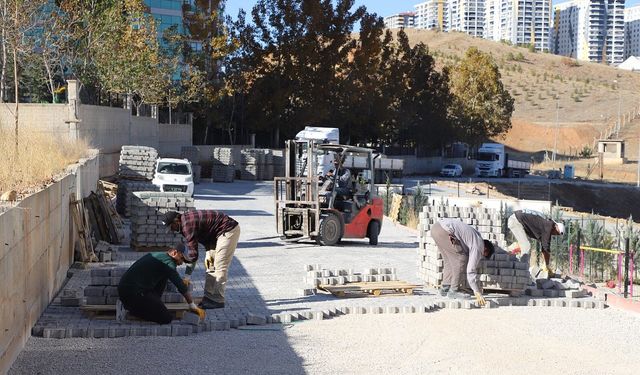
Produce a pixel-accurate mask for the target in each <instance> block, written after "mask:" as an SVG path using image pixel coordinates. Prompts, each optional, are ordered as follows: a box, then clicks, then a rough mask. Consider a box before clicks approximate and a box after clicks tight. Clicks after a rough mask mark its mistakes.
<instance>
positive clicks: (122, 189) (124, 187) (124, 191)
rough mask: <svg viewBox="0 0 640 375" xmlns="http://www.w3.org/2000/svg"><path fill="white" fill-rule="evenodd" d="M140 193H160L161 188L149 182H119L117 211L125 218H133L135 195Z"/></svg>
mask: <svg viewBox="0 0 640 375" xmlns="http://www.w3.org/2000/svg"><path fill="white" fill-rule="evenodd" d="M139 191H160V188H159V187H158V186H156V185H154V184H152V183H151V182H149V181H133V180H122V179H121V180H119V181H118V192H117V193H116V211H117V212H118V213H119V214H120V215H123V216H125V217H131V203H132V201H133V193H135V192H139Z"/></svg>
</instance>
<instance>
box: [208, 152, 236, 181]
mask: <svg viewBox="0 0 640 375" xmlns="http://www.w3.org/2000/svg"><path fill="white" fill-rule="evenodd" d="M212 162H213V164H212V167H211V181H212V182H233V180H234V178H235V175H236V165H235V164H236V163H235V157H234V156H233V149H232V148H230V147H216V148H214V149H213V160H212Z"/></svg>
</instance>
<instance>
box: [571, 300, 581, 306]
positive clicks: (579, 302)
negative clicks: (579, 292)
mask: <svg viewBox="0 0 640 375" xmlns="http://www.w3.org/2000/svg"><path fill="white" fill-rule="evenodd" d="M569 306H570V307H582V301H580V300H571V301H569Z"/></svg>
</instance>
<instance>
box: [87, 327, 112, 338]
mask: <svg viewBox="0 0 640 375" xmlns="http://www.w3.org/2000/svg"><path fill="white" fill-rule="evenodd" d="M87 337H93V338H96V339H101V338H105V337H109V328H107V327H89V332H87Z"/></svg>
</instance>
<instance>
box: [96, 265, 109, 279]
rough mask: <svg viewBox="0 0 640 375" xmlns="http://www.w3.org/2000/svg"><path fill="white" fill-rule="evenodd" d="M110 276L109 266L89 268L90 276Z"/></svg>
mask: <svg viewBox="0 0 640 375" xmlns="http://www.w3.org/2000/svg"><path fill="white" fill-rule="evenodd" d="M109 276H111V268H104V267H101V268H92V269H91V278H92V279H93V278H94V277H109Z"/></svg>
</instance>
